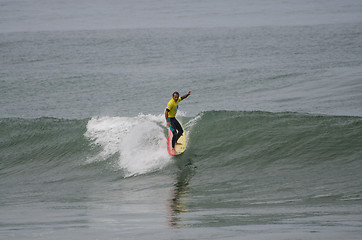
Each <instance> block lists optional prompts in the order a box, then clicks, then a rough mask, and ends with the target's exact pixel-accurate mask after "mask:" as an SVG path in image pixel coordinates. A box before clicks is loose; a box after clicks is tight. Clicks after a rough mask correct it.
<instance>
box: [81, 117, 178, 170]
mask: <svg viewBox="0 0 362 240" xmlns="http://www.w3.org/2000/svg"><path fill="white" fill-rule="evenodd" d="M161 117H162V116H161V115H160V116H154V115H152V116H150V115H142V114H140V115H139V116H137V117H94V118H92V119H90V120H89V122H88V124H87V132H86V133H85V136H86V137H88V138H89V139H91V140H92V141H93V143H94V144H96V145H99V146H101V147H102V151H101V152H100V153H99V154H98V155H97V156H94V157H92V158H91V159H90V160H89V161H96V160H97V161H102V160H105V159H107V158H108V157H110V156H113V155H116V154H117V155H118V156H119V159H118V168H120V169H122V170H124V171H125V175H126V177H128V176H132V175H138V174H144V173H148V172H152V171H155V170H158V169H161V168H163V167H164V166H166V165H167V164H169V163H170V161H171V158H170V156H169V155H168V154H167V152H166V148H165V146H166V145H165V143H166V136H165V134H164V129H163V128H162V127H161V126H159V124H158V122H160V118H161Z"/></svg>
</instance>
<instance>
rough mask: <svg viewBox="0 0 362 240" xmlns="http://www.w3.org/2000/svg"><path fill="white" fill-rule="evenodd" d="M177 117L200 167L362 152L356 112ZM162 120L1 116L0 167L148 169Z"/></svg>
mask: <svg viewBox="0 0 362 240" xmlns="http://www.w3.org/2000/svg"><path fill="white" fill-rule="evenodd" d="M180 119H181V121H183V122H184V125H185V129H186V131H188V134H189V139H188V142H189V143H188V147H187V151H186V152H185V154H184V155H186V156H193V159H194V161H195V162H197V163H198V164H206V165H207V168H211V167H214V168H217V169H218V168H220V167H225V166H239V165H240V164H241V165H242V166H243V167H242V168H245V167H247V168H250V167H255V168H264V167H267V166H269V165H271V164H279V165H281V166H282V165H284V166H290V165H293V166H295V167H296V166H298V167H302V168H309V167H318V166H321V165H323V164H331V165H336V164H337V165H344V164H354V163H355V164H359V161H360V156H362V154H361V153H362V148H361V143H362V120H361V118H359V117H341V116H320V115H303V114H298V113H268V112H231V111H210V112H204V113H201V114H199V115H197V116H196V117H194V118H189V117H182V116H181V117H180ZM163 122H164V119H163V116H161V115H159V116H154V115H142V114H141V115H139V116H137V117H94V118H91V119H85V120H64V119H54V118H39V119H19V118H14V119H2V120H1V121H0V124H1V125H0V126H1V149H2V151H1V158H2V162H1V163H2V170H3V171H5V172H7V171H10V170H9V169H11V168H13V167H17V168H18V167H21V166H24V165H23V164H25V165H27V164H29V165H32V164H36V163H37V162H41V163H45V165H42V168H44V171H46V170H49V169H47V168H48V167H62V164H85V165H86V164H91V163H94V162H102V161H107V159H108V160H109V159H111V158H115V159H117V161H116V162H117V164H116V165H113V167H116V169H118V170H120V169H122V170H123V171H124V174H125V175H126V176H132V175H139V174H145V173H148V172H154V171H157V170H160V169H162V168H164V167H165V166H166V165H167V164H169V163H170V162H171V159H172V158H170V156H168V154H167V152H166V151H165V142H166V134H167V131H166V128H165V127H164V126H163ZM75 159H76V160H75ZM210 159H211V161H210ZM113 163H114V162H113ZM53 165H54V166H53ZM219 170H220V169H218V171H219Z"/></svg>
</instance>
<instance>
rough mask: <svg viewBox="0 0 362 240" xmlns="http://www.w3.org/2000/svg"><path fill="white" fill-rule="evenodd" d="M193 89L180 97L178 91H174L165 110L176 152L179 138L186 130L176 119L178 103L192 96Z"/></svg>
mask: <svg viewBox="0 0 362 240" xmlns="http://www.w3.org/2000/svg"><path fill="white" fill-rule="evenodd" d="M191 92H192V91H189V92H188V93H187V94H185V95H183V96H182V97H180V94H179V93H178V92H174V93H173V94H172V99H171V100H170V101H169V102H168V104H167V107H166V110H165V118H166V124H167V127H169V128H170V129H171V131H172V135H173V137H172V152H174V153H175V152H176V150H175V145H176V144H177V140H178V139H179V138H180V137H181V136H182V133H183V132H184V131H183V129H182V127H181V125H180V123H179V122H178V121H177V119H176V112H177V109H178V103H179V102H180V101H182V100H184V99H185V98H187V97H188V96H190V94H191Z"/></svg>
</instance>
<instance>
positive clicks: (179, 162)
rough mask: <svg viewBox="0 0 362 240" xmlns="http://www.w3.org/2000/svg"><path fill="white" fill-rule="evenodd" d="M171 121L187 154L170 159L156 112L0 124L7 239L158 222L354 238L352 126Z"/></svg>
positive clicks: (300, 118) (356, 203)
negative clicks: (183, 135)
mask: <svg viewBox="0 0 362 240" xmlns="http://www.w3.org/2000/svg"><path fill="white" fill-rule="evenodd" d="M178 119H179V120H180V121H181V122H182V123H183V126H184V128H185V131H187V136H188V146H187V148H186V150H185V152H184V154H182V155H180V156H177V157H171V156H169V155H168V154H167V151H166V134H167V131H166V130H167V129H166V128H165V126H164V119H163V116H162V115H158V116H155V115H142V114H140V115H138V116H136V117H93V118H91V119H84V120H66V119H55V118H39V119H19V118H11V119H1V120H0V131H1V134H0V149H1V153H0V159H1V161H0V196H1V197H0V204H1V205H0V207H1V208H2V213H3V215H2V217H0V220H1V219H3V222H6V224H0V228H1V229H2V230H3V232H4V234H5V235H4V236H7V235H6V233H7V232H8V233H9V234H10V233H11V232H12V229H14V228H18V229H22V233H24V236H26V234H28V231H33V230H31V229H36V230H38V229H43V230H44V229H45V230H44V231H43V232H46V229H47V226H52V227H54V228H59V229H62V228H65V229H66V228H73V227H74V226H76V227H79V228H82V229H88V228H94V227H95V228H97V227H102V226H103V227H105V228H107V227H109V229H110V230H111V229H114V228H112V226H113V227H115V226H116V225H117V224H121V225H123V226H126V227H128V228H132V227H133V228H136V227H138V226H136V225H132V224H136V223H135V222H132V221H129V218H134V219H144V220H142V221H143V222H142V224H144V226H154V225H155V226H158V227H160V226H163V224H164V221H165V220H164V217H165V216H168V217H167V221H169V223H170V226H172V227H179V228H185V227H186V228H189V227H191V228H193V229H195V228H198V227H201V228H203V227H217V229H219V227H234V228H235V229H236V230H237V231H239V230H240V231H251V232H250V233H251V235H250V236H254V235H253V234H252V230H250V229H249V227H250V226H254V229H260V228H263V229H265V228H267V226H270V224H273V225H274V226H279V227H277V228H276V230H275V232H274V233H278V232H279V231H280V230H282V229H284V230H285V232H287V233H288V232H289V233H290V234H291V235H286V239H287V238H289V237H291V236H293V234H294V232H295V231H299V233H300V234H302V235H303V234H304V233H303V232H302V233H301V232H300V227H301V226H307V225H310V226H314V227H313V229H311V231H320V230H321V229H324V231H326V232H327V235H328V233H329V234H330V233H331V232H334V231H335V230H332V228H333V227H335V226H339V224H344V226H347V227H345V228H343V229H341V231H342V233H344V234H347V235H349V236H352V237H351V239H354V238H353V237H354V235H353V233H358V232H360V231H359V230H357V229H356V228H355V226H360V225H359V224H360V221H359V220H358V219H360V216H361V215H362V210H361V207H360V202H361V200H362V197H361V196H362V191H361V188H360V186H361V183H362V182H361V172H362V164H361V156H362V148H361V146H362V119H361V118H360V117H343V116H321V115H306V114H298V113H289V112H284V113H269V112H232V111H208V112H203V113H200V114H198V115H197V116H196V117H186V116H179V117H178ZM170 189H171V190H170ZM170 192H171V196H170ZM165 204H166V205H167V206H166V207H165V206H164V205H165ZM16 206H21V208H20V209H21V211H20V212H17V210H16V208H17V207H16ZM166 209H167V210H166ZM165 211H166V212H165ZM21 212H27V213H29V216H31V217H29V216H23V215H22V213H21ZM39 212H42V214H39ZM37 213H38V214H37ZM117 214H118V215H117ZM346 216H349V217H348V218H347V217H346ZM102 218H108V220H107V221H105V222H101V221H97V220H94V219H102ZM9 219H10V220H9ZM11 219H13V220H11ZM44 219H46V221H47V222H49V224H44V221H45V220H44ZM59 219H60V220H59ZM111 223H112V224H113V223H114V224H115V225H111V226H110V225H107V224H111ZM137 224H138V222H137ZM152 224H154V225H152ZM157 224H159V225H157ZM285 224H287V225H285ZM288 224H289V225H288ZM261 225H262V226H263V227H261ZM248 226H249V227H248ZM293 226H294V227H293ZM318 226H319V227H318ZM329 226H331V228H328V227H329ZM326 228H328V229H327V230H326ZM29 229H30V230H29ZM243 229H244V230H243ZM248 229H249V230H248ZM251 229H253V227H252V228H251ZM333 229H334V228H333ZM348 229H351V231H349V230H348ZM284 230H283V231H284ZM119 231H121V230H119ZM194 231H195V230H194ZM121 232H122V231H121ZM124 233H125V234H128V233H129V232H127V231H126V232H124ZM143 233H144V234H145V235H144V236H148V235H147V228H145V230H144V232H143ZM160 234H161V235H160V236H159V237H160V239H165V238H163V237H164V236H163V235H162V232H161V233H160ZM190 234H191V233H190ZM255 234H256V232H255ZM351 234H352V235H351ZM141 235H142V233H141ZM327 235H322V236H327ZM180 236H181V235H180ZM182 236H188V235H187V234H186V235H182ZM220 236H221V235H220ZM222 236H226V235H222ZM303 236H305V235H303ZM328 236H330V235H328ZM46 237H47V236H46V235H44V237H43V239H46ZM189 237H191V235H189ZM337 237H338V236H337ZM141 239H142V237H141Z"/></svg>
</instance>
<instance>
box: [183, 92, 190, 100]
mask: <svg viewBox="0 0 362 240" xmlns="http://www.w3.org/2000/svg"><path fill="white" fill-rule="evenodd" d="M191 92H192V91H189V92H188V93H187V94H185V95H183V96H182V97H181V99H185V98H187V97H188V96H190V94H191Z"/></svg>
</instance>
